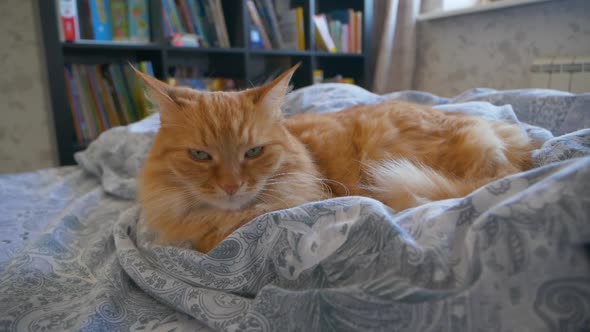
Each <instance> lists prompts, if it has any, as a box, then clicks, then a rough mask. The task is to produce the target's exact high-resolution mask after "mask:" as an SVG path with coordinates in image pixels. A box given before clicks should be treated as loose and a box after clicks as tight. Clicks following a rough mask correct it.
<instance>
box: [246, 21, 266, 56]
mask: <svg viewBox="0 0 590 332" xmlns="http://www.w3.org/2000/svg"><path fill="white" fill-rule="evenodd" d="M249 29H250V30H249V32H248V36H249V39H248V40H249V43H248V47H249V48H250V49H253V50H256V49H264V41H263V40H262V34H261V33H260V30H259V29H258V27H257V26H256V25H253V24H251V25H250V28H249Z"/></svg>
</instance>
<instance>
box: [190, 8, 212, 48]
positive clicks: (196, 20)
mask: <svg viewBox="0 0 590 332" xmlns="http://www.w3.org/2000/svg"><path fill="white" fill-rule="evenodd" d="M187 6H188V10H189V16H190V20H191V22H192V24H193V27H194V30H195V34H196V35H197V36H198V38H199V45H202V46H204V47H209V45H210V44H209V38H208V36H207V32H206V30H205V26H204V25H203V23H202V20H203V18H202V16H203V14H202V11H201V10H202V7H201V5H200V4H199V1H198V0H187Z"/></svg>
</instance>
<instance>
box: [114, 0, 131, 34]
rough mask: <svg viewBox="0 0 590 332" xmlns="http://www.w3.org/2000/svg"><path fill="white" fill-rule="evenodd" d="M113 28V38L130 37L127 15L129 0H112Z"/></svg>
mask: <svg viewBox="0 0 590 332" xmlns="http://www.w3.org/2000/svg"><path fill="white" fill-rule="evenodd" d="M110 1H111V3H110V6H111V30H112V32H113V40H128V39H129V17H128V16H127V0H110Z"/></svg>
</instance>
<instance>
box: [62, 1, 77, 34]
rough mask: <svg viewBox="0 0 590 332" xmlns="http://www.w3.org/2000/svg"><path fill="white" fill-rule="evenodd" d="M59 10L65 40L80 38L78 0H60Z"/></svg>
mask: <svg viewBox="0 0 590 332" xmlns="http://www.w3.org/2000/svg"><path fill="white" fill-rule="evenodd" d="M59 12H60V17H61V26H62V31H63V36H64V40H66V41H75V40H78V39H80V25H79V22H78V7H77V3H76V0H60V2H59Z"/></svg>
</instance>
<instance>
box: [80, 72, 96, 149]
mask: <svg viewBox="0 0 590 332" xmlns="http://www.w3.org/2000/svg"><path fill="white" fill-rule="evenodd" d="M77 74H78V77H77V82H78V84H79V86H80V96H81V99H82V105H83V106H84V107H83V109H84V113H85V117H86V119H88V121H89V123H90V124H91V125H90V129H91V131H90V132H91V138H96V137H97V136H98V134H99V133H100V132H101V128H100V120H99V119H98V116H97V113H96V111H95V103H94V100H93V98H92V92H91V89H90V86H89V78H88V75H87V74H86V66H85V65H79V66H78V67H77Z"/></svg>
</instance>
